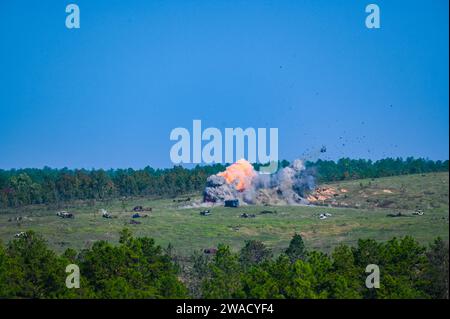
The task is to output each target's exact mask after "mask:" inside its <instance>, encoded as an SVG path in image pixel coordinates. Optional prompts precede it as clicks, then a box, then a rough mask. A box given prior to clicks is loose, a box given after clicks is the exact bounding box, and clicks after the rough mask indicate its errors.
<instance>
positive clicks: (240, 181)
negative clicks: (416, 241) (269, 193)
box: [217, 159, 256, 191]
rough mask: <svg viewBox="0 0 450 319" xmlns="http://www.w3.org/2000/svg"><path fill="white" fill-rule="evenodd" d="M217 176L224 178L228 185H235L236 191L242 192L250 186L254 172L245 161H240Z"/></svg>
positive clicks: (250, 165)
mask: <svg viewBox="0 0 450 319" xmlns="http://www.w3.org/2000/svg"><path fill="white" fill-rule="evenodd" d="M217 175H219V176H222V177H223V178H225V181H226V182H227V183H228V184H233V183H235V184H236V189H237V190H238V191H243V190H245V189H247V188H248V187H249V186H250V185H251V183H252V179H253V178H254V177H255V176H256V172H255V170H254V169H253V166H252V164H250V163H249V162H247V161H246V160H245V159H240V160H239V161H237V162H236V163H234V164H231V165H230V166H228V167H227V169H226V170H225V171H224V172H221V173H218V174H217Z"/></svg>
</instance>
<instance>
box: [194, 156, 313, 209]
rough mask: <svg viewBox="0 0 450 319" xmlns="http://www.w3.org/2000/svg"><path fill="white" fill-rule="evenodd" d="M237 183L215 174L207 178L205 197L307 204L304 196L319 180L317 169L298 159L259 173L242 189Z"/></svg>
mask: <svg viewBox="0 0 450 319" xmlns="http://www.w3.org/2000/svg"><path fill="white" fill-rule="evenodd" d="M235 186H236V184H228V183H227V182H226V181H225V179H224V178H223V177H222V176H218V175H212V176H210V177H208V179H207V181H206V187H205V190H204V193H203V199H204V201H205V202H213V203H217V202H219V203H220V202H223V201H225V200H228V199H239V200H241V201H242V202H244V203H247V204H269V205H270V204H275V205H276V204H280V205H283V204H287V205H307V204H308V201H307V200H306V199H305V198H304V197H305V194H306V192H307V191H309V190H313V189H314V187H315V179H314V172H313V171H312V170H310V169H307V168H305V165H304V162H303V161H302V160H300V159H297V160H295V161H293V162H292V163H291V165H289V166H287V167H284V168H282V169H280V170H278V171H277V172H276V173H274V174H270V175H269V174H256V175H255V177H254V178H253V179H252V182H251V186H250V187H248V188H246V189H245V190H244V191H242V192H241V191H238V190H236V187H235Z"/></svg>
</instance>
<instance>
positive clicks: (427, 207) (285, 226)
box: [0, 173, 449, 256]
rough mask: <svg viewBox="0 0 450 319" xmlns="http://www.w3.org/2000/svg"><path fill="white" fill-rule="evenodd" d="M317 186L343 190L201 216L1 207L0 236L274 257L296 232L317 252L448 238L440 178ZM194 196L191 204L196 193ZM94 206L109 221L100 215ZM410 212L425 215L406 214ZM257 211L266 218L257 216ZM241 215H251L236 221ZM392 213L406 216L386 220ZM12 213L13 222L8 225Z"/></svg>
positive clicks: (62, 245) (162, 204) (164, 206)
mask: <svg viewBox="0 0 450 319" xmlns="http://www.w3.org/2000/svg"><path fill="white" fill-rule="evenodd" d="M320 186H321V187H324V186H327V187H330V186H331V187H334V188H336V189H342V188H344V189H345V190H346V192H345V193H342V194H338V195H336V196H335V197H334V198H333V200H331V201H326V202H324V203H322V204H323V205H326V206H315V207H312V206H308V207H305V206H276V207H275V206H272V207H268V206H245V207H244V206H243V207H240V208H224V207H214V208H212V209H211V212H212V215H210V216H201V215H200V214H199V212H200V211H201V210H202V209H201V208H183V207H182V205H183V204H180V203H177V202H174V201H173V199H146V198H136V199H127V200H126V201H125V202H123V201H120V200H115V201H109V202H103V203H99V202H97V203H78V204H72V205H70V206H68V207H66V208H65V209H67V210H69V211H70V212H73V213H74V214H75V216H76V217H75V218H74V219H61V218H59V217H57V216H56V215H55V213H56V212H57V209H56V208H51V207H46V206H33V207H25V208H20V209H8V210H2V211H0V239H1V240H2V241H3V242H7V241H9V240H11V239H12V238H14V234H16V233H18V232H20V231H25V230H29V229H31V230H34V231H36V232H39V233H41V234H43V235H44V236H45V238H46V239H47V240H48V242H49V243H50V245H51V246H52V247H54V248H55V250H57V251H59V252H61V251H63V250H64V249H66V248H68V247H72V248H76V249H80V248H84V247H89V245H91V244H92V243H93V242H94V241H96V240H101V239H103V240H108V241H112V242H116V241H117V240H118V236H119V235H118V233H119V231H120V230H121V229H122V228H124V227H128V228H130V229H131V230H132V231H133V233H134V234H135V235H136V236H149V237H153V238H155V240H156V241H157V243H158V244H160V245H162V246H167V245H168V244H169V243H171V244H172V245H173V246H174V248H175V252H176V253H178V254H180V255H184V256H187V255H190V254H191V253H192V252H193V250H200V249H204V248H209V247H215V246H216V245H217V244H218V243H225V244H229V245H231V246H232V247H233V248H235V249H238V248H240V247H242V245H243V243H244V240H247V239H258V240H261V241H263V242H264V243H265V244H267V245H268V246H269V247H271V248H273V249H274V250H275V252H279V251H281V249H283V248H284V247H286V246H287V244H288V242H289V240H290V238H291V237H292V235H293V234H294V233H296V232H298V233H301V234H302V236H303V238H304V240H305V242H306V245H307V246H308V247H310V248H316V249H320V250H323V251H325V252H329V251H330V250H331V249H332V248H333V247H335V246H336V245H338V244H340V243H345V244H354V243H355V242H356V241H357V240H358V239H359V238H373V239H377V240H388V239H390V238H392V237H400V236H404V235H412V236H414V237H415V238H417V239H418V240H419V241H420V242H422V243H427V242H430V241H431V240H432V239H434V238H435V237H437V236H441V237H443V238H444V239H446V240H448V237H449V224H448V222H449V207H448V198H449V175H448V173H433V174H426V175H407V176H396V177H389V178H380V179H375V180H357V181H350V182H342V183H334V184H328V185H320ZM191 197H192V196H191ZM194 198H196V199H199V198H200V197H199V194H197V195H196V197H195V195H194ZM136 205H142V206H146V207H152V209H153V211H152V212H151V213H149V217H147V218H138V219H136V220H139V222H141V224H138V225H132V224H130V223H129V222H130V220H131V215H132V213H131V212H130V211H131V209H132V208H133V207H134V206H136ZM333 205H334V206H333ZM335 206H338V207H335ZM100 208H104V209H107V210H108V211H109V212H110V213H112V215H113V216H115V218H113V219H106V218H102V217H101V214H100V213H99V212H98V211H99V209H100ZM124 208H125V210H124ZM417 208H421V209H423V211H424V212H425V214H424V215H423V216H414V215H413V214H412V213H413V212H414V210H415V209H417ZM264 210H266V211H272V213H266V214H261V212H262V211H264ZM244 212H245V213H248V214H255V215H256V217H255V218H240V217H239V216H240V215H241V214H242V213H244ZM326 212H327V213H330V214H331V215H332V216H331V217H329V218H328V219H326V220H320V219H319V218H318V215H319V214H320V213H326ZM397 212H402V213H403V214H404V215H406V216H405V217H388V216H387V214H389V213H397ZM18 216H21V217H22V221H21V222H17V221H16V220H15V218H16V217H18Z"/></svg>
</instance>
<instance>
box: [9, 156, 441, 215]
mask: <svg viewBox="0 0 450 319" xmlns="http://www.w3.org/2000/svg"><path fill="white" fill-rule="evenodd" d="M287 165H289V162H288V161H285V160H284V161H281V162H280V166H281V167H285V166H287ZM260 166H261V165H258V164H255V169H259V167H260ZM306 166H307V168H308V169H309V170H310V171H311V174H314V175H315V176H316V178H317V180H318V182H330V181H340V180H347V179H358V178H376V177H384V176H393V175H402V174H417V173H429V172H442V171H448V160H446V161H431V160H426V159H414V158H412V157H409V158H407V159H406V160H403V159H401V158H397V159H393V158H387V159H382V160H379V161H375V162H373V161H371V160H363V159H360V160H354V159H349V158H343V159H340V160H338V161H337V162H334V161H324V160H318V161H316V162H307V163H306ZM225 167H226V166H225V165H221V164H215V165H209V166H196V167H195V168H192V169H186V168H183V167H181V166H175V167H173V168H170V169H156V170H155V169H153V168H151V167H146V168H144V169H141V170H134V169H115V170H107V171H105V170H101V169H99V170H84V169H75V170H71V169H67V168H64V169H51V168H48V167H45V168H43V169H17V170H15V169H13V170H0V207H17V206H23V205H30V204H53V203H64V202H70V201H74V200H104V199H110V198H117V197H124V196H164V197H173V196H177V195H180V194H184V193H190V192H197V191H201V190H203V188H204V186H205V182H206V178H207V177H208V176H210V175H212V174H216V173H218V172H220V171H223V170H224V169H225Z"/></svg>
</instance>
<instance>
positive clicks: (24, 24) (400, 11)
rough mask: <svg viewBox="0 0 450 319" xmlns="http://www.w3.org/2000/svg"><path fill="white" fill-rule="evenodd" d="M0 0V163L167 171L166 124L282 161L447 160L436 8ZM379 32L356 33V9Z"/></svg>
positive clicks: (360, 23) (422, 4) (443, 11)
mask: <svg viewBox="0 0 450 319" xmlns="http://www.w3.org/2000/svg"><path fill="white" fill-rule="evenodd" d="M72 2H73V3H76V4H78V5H79V7H80V10H81V28H80V29H78V30H69V29H67V28H66V27H65V18H66V15H67V14H66V13H65V6H66V5H67V4H69V3H70V2H66V1H40V2H38V1H12V0H2V1H1V2H0V168H12V167H16V168H19V167H43V166H44V165H47V166H51V167H65V166H67V167H71V168H82V167H83V168H111V167H122V168H123V167H134V168H140V167H144V166H146V165H151V166H153V167H170V166H172V163H171V161H170V156H169V150H170V148H171V146H172V145H173V143H174V142H172V141H170V140H169V134H170V131H171V130H172V129H173V128H175V127H186V128H191V127H192V120H194V119H200V120H202V124H203V126H204V127H209V126H212V127H217V128H219V129H222V130H223V129H224V128H225V127H243V128H246V127H254V128H258V127H267V128H268V127H277V128H278V129H279V155H280V158H286V159H289V160H292V159H294V158H297V157H298V156H301V155H302V154H305V153H310V152H312V153H314V152H315V151H317V150H318V149H319V148H320V147H321V146H322V145H326V146H327V153H325V154H322V158H328V159H337V158H340V157H343V156H348V157H352V158H372V159H379V158H383V157H388V156H393V157H397V156H401V157H406V156H416V157H428V158H431V159H448V154H449V148H448V142H449V136H448V130H449V126H448V125H449V122H448V116H449V114H448V103H449V92H448V85H449V83H448V82H449V74H448V70H449V65H448V61H449V52H448V23H449V19H448V9H449V8H448V1H446V0H433V1H428V0H424V1H411V0H409V1H399V0H395V1H393V0H390V1H378V0H373V1H346V0H329V1H323V0H310V1H301V0H296V1H282V0H278V1H189V0H185V1H113V0H109V1H103V0H97V1H87V0H79V1H72ZM369 3H376V4H378V5H379V7H380V9H381V29H378V30H369V29H367V28H366V27H365V23H364V21H365V17H366V15H367V14H366V13H365V6H366V5H367V4H369Z"/></svg>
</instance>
